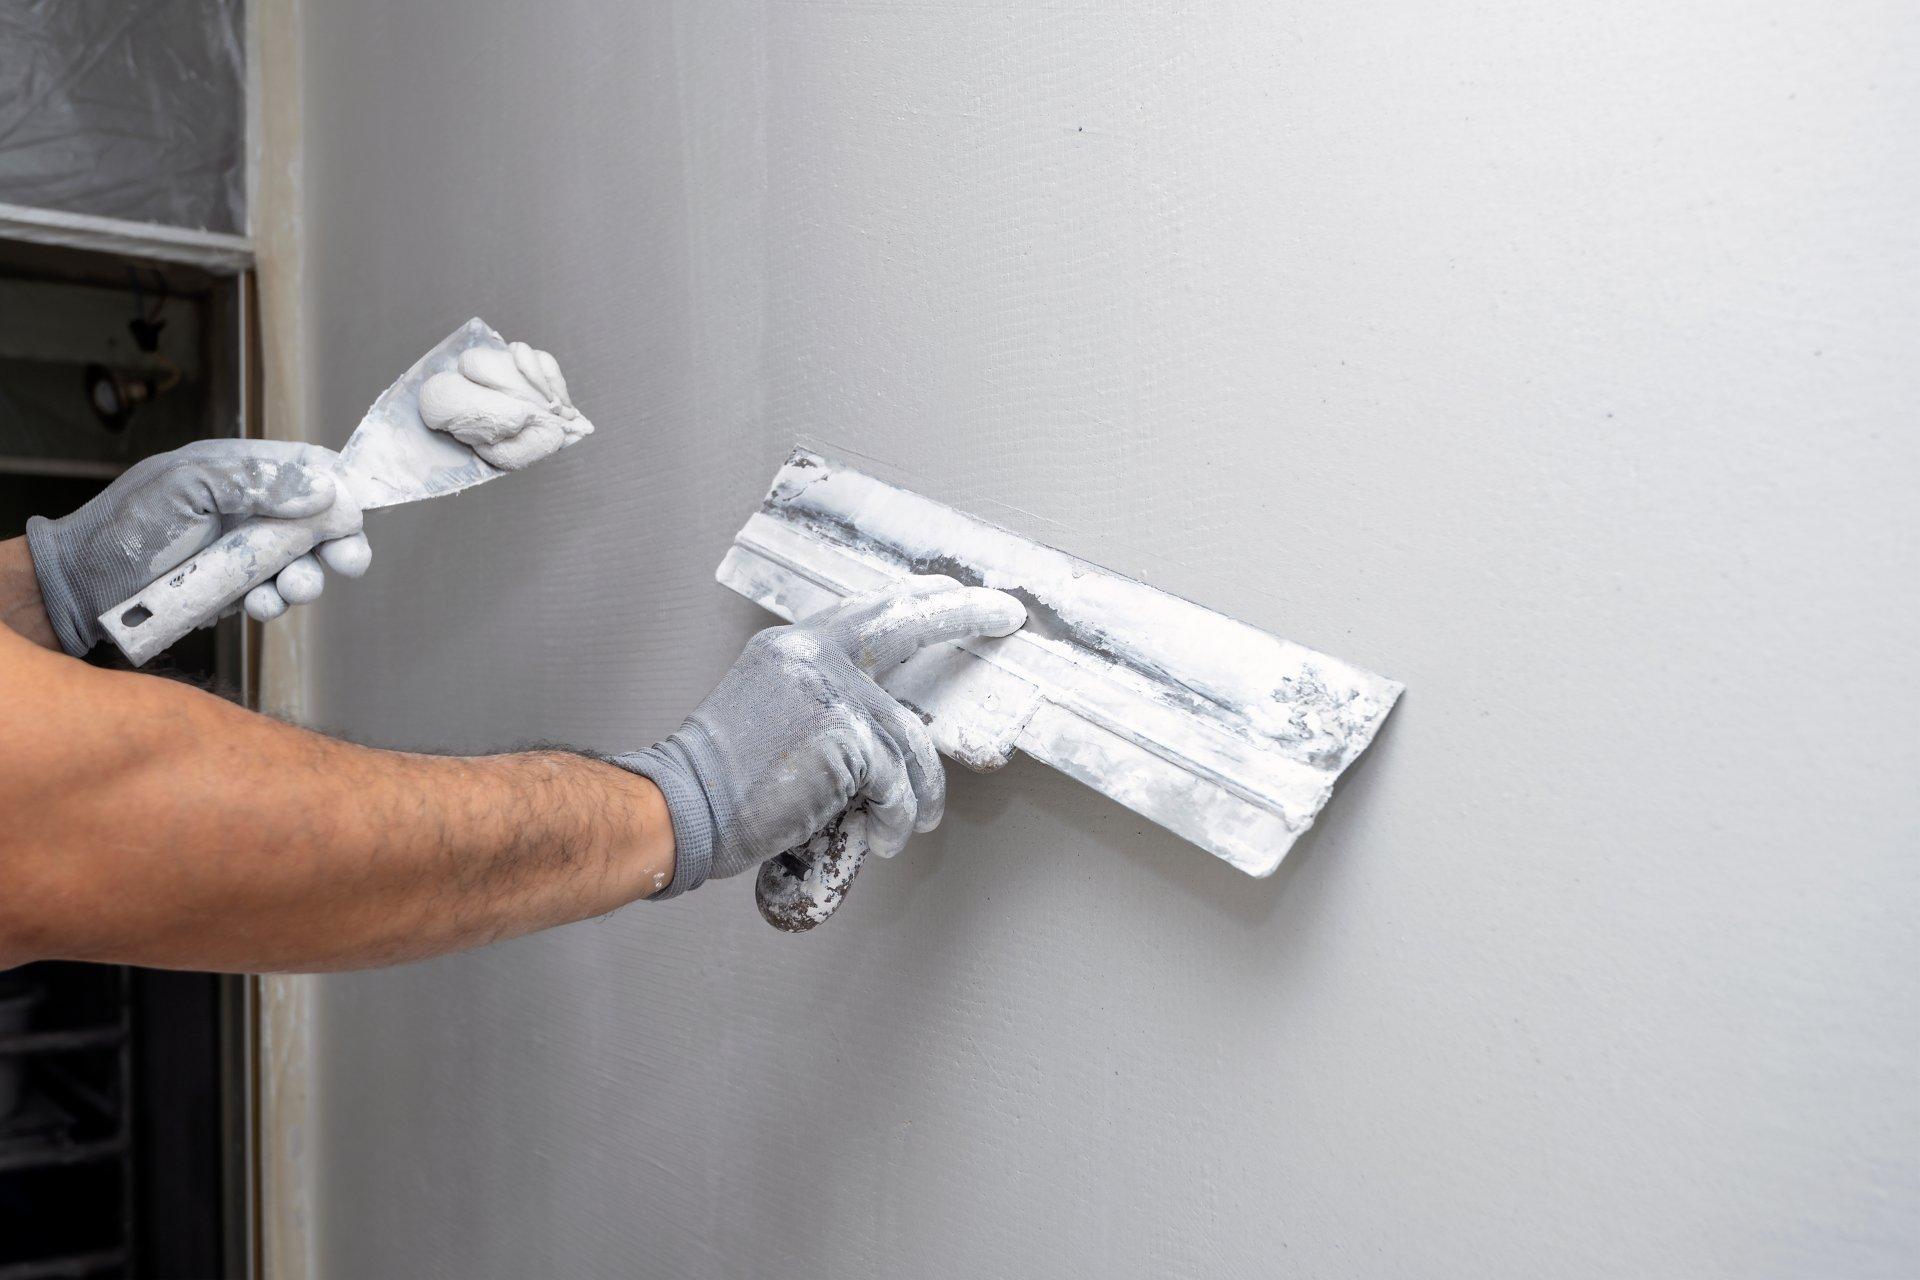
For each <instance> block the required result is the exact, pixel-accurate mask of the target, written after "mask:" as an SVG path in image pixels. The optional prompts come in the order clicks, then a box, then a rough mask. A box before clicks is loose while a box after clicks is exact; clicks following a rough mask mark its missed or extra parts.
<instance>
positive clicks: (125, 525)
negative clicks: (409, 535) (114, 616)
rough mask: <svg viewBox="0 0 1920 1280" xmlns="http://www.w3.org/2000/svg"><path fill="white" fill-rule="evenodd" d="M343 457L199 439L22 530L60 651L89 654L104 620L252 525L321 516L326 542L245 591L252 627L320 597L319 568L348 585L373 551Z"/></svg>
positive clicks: (274, 443)
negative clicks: (69, 510)
mask: <svg viewBox="0 0 1920 1280" xmlns="http://www.w3.org/2000/svg"><path fill="white" fill-rule="evenodd" d="M339 457H340V455H338V454H336V453H335V452H333V450H331V449H323V448H321V447H320V446H318V445H311V444H295V443H293V442H292V441H287V440H201V441H198V442H196V443H194V444H190V445H187V446H186V447H185V448H182V449H175V450H174V451H173V452H171V453H161V454H155V455H154V456H153V457H151V458H146V459H143V460H142V461H140V462H137V463H135V464H134V465H133V466H132V467H131V468H130V469H128V471H127V472H126V473H125V474H124V475H122V476H120V477H119V478H118V479H117V480H115V481H114V482H113V483H112V484H110V485H108V486H107V487H106V489H105V490H104V491H102V492H101V493H100V494H99V495H97V496H96V497H95V498H94V499H93V501H91V502H89V503H87V505H86V506H84V507H81V508H80V509H79V510H78V511H76V512H74V513H73V514H72V515H69V516H64V517H62V518H60V519H58V520H49V519H47V518H46V517H45V516H35V517H33V518H32V519H31V520H29V521H27V546H28V549H29V550H30V551H31V552H32V554H33V571H34V575H35V576H36V577H37V578H39V580H40V598H41V600H42V601H43V602H44V603H45V605H46V609H47V618H48V620H49V621H51V622H52V623H53V630H54V634H56V635H57V636H59V637H60V646H61V648H63V649H65V650H66V651H67V652H68V653H70V654H73V655H74V656H75V657H79V656H80V655H81V654H84V653H86V652H87V651H88V650H89V649H91V648H93V646H94V645H96V644H98V643H100V641H101V640H103V639H105V638H106V635H105V632H103V631H102V630H101V628H100V622H99V618H100V615H101V614H103V613H105V612H106V611H107V610H108V609H110V608H112V607H113V606H114V605H116V604H119V603H120V602H121V601H122V600H125V599H126V598H127V597H128V596H130V595H132V594H133V593H134V592H136V591H138V590H140V589H141V588H142V587H144V586H146V585H147V584H148V583H150V582H152V581H153V580H154V579H156V578H158V577H160V576H161V575H162V574H164V573H165V572H167V570H169V569H171V568H173V567H174V566H175V565H178V564H182V563H185V562H186V561H187V560H189V559H191V558H192V557H193V556H194V554H195V553H197V552H199V551H200V550H201V549H202V548H204V547H206V546H208V545H210V544H211V543H213V542H214V541H216V540H217V539H218V538H219V537H220V535H221V534H223V533H225V532H226V531H227V530H228V529H231V528H232V527H233V526H235V525H237V524H239V523H240V522H241V521H243V520H246V519H248V518H249V517H252V516H265V517H269V518H272V519H280V520H301V519H306V518H308V517H312V516H322V515H324V516H325V517H326V518H325V520H324V521H323V527H324V531H325V534H326V536H327V537H328V539H329V540H328V541H324V542H322V543H321V544H320V545H319V546H318V547H316V548H315V549H314V553H313V554H310V555H304V556H301V557H300V558H299V559H298V560H295V561H294V562H293V563H292V564H290V565H288V566H287V567H286V568H284V569H282V570H281V571H280V573H279V575H278V576H277V577H276V578H275V579H274V580H273V581H271V582H264V583H262V584H260V585H259V586H257V587H255V588H254V589H253V590H252V591H250V592H248V593H247V597H246V601H245V606H246V610H247V612H248V613H249V614H250V615H252V616H253V617H256V618H259V619H261V620H262V621H265V620H267V619H269V618H276V617H278V616H280V615H281V614H283V613H285V612H286V611H287V606H288V605H290V604H305V603H307V602H308V601H309V600H312V599H314V598H315V597H316V596H318V595H319V594H320V590H321V587H322V586H323V585H324V584H325V578H324V575H323V574H322V573H321V571H320V566H321V564H323V563H324V564H325V565H326V566H327V567H328V568H330V569H332V570H333V571H334V572H336V573H340V574H343V575H345V576H347V577H349V578H357V577H359V576H360V575H361V574H363V573H365V572H366V571H367V564H368V563H369V561H370V560H371V559H372V556H373V549H372V548H371V547H370V546H368V545H367V539H366V535H364V534H362V533H361V532H360V508H359V506H358V505H357V504H356V503H355V502H354V500H353V499H352V497H350V496H349V495H348V494H347V489H346V486H345V485H344V484H338V485H336V484H335V482H334V471H335V468H336V466H337V465H338V463H339Z"/></svg>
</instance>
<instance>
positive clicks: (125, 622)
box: [120, 604, 153, 627]
mask: <svg viewBox="0 0 1920 1280" xmlns="http://www.w3.org/2000/svg"><path fill="white" fill-rule="evenodd" d="M152 617H153V610H151V609H149V608H147V606H145V605H143V604H137V605H135V606H133V608H131V609H129V610H127V611H126V612H125V613H123V614H121V615H120V625H121V626H123V627H137V626H139V625H140V624H141V623H143V622H145V621H147V620H148V619H150V618H152Z"/></svg>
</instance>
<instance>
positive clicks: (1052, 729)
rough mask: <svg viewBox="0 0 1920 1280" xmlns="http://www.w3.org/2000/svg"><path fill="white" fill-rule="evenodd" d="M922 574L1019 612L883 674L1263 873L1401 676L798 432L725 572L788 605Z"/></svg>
mask: <svg viewBox="0 0 1920 1280" xmlns="http://www.w3.org/2000/svg"><path fill="white" fill-rule="evenodd" d="M915 573H944V574H948V575H950V576H952V577H954V578H957V579H959V580H960V581H962V582H967V583H971V584H977V585H980V586H987V587H993V588H996V589H999V590H1004V591H1008V592H1010V593H1011V594H1013V595H1015V596H1016V597H1017V598H1019V599H1020V600H1021V601H1022V603H1023V604H1025V605H1026V606H1027V610H1028V623H1027V626H1026V627H1025V628H1024V629H1023V630H1021V631H1019V632H1017V633H1015V634H1014V635H1012V636H1009V637H1007V638H1005V639H1003V640H970V641H963V642H960V643H957V644H951V645H942V646H936V647H935V648H933V649H930V650H928V651H926V652H923V653H921V654H918V655H916V656H915V657H914V658H913V659H910V660H909V661H908V662H906V663H903V664H901V666H900V667H898V668H896V669H894V670H892V671H889V672H885V673H881V674H880V676H879V679H880V681H881V683H882V684H883V685H884V686H885V687H886V688H887V689H888V690H889V691H891V692H893V693H894V694H895V696H896V697H899V698H901V699H902V700H903V701H906V702H907V703H909V704H910V705H912V706H913V707H914V708H915V710H916V711H919V712H920V713H921V714H922V715H923V717H924V718H925V719H926V720H927V722H928V728H929V732H931V733H932V734H933V736H934V740H935V743H936V744H937V745H938V746H939V748H940V749H941V750H942V751H943V752H945V753H947V754H948V755H950V756H952V757H954V758H955V759H958V760H961V761H963V762H964V763H966V764H968V765H969V766H971V767H973V768H977V769H990V768H995V767H998V765H1000V764H1003V763H1005V761H1006V759H1007V758H1008V756H1009V755H1010V754H1011V752H1012V750H1013V748H1014V747H1015V746H1018V747H1020V748H1022V749H1025V750H1027V751H1028V752H1029V753H1030V754H1032V755H1034V756H1035V757H1036V758H1038V759H1040V760H1043V761H1045V762H1046V763H1048V764H1050V765H1052V766H1054V767H1055V768H1058V769H1060V770H1061V771H1062V772H1064V773H1067V774H1068V775H1069V776H1072V777H1074V778H1076V779H1078V780H1079V781H1081V782H1084V783H1086V784H1087V785H1089V786H1092V787H1094V788H1096V789H1098V790H1100V791H1102V792H1104V793H1106V794H1107V795H1109V796H1111V797H1113V798H1114V799H1116V800H1118V801H1120V802H1121V803H1122V804H1125V805H1127V806H1128V807H1129V808H1131V809H1133V810H1135V811H1136V812H1138V813H1141V814H1144V815H1145V816H1147V817H1149V818H1152V819H1153V820H1154V821H1156V822H1159V823H1160V824H1161V825H1163V826H1165V827H1167V828H1168V829H1169V830H1172V831H1175V832H1178V833H1179V834H1180V835H1182V836H1184V837H1186V838H1187V839H1189V840H1191V841H1193V842H1194V843H1196V844H1198V845H1200V846H1201V847H1203V848H1205V849H1207V850H1209V851H1210V852H1212V853H1214V854H1217V855H1218V856H1220V857H1221V858H1223V859H1225V860H1226V861H1228V862H1231V863H1232V864H1233V865H1234V866H1236V867H1238V868H1240V869H1241V870H1243V871H1245V872H1247V873H1249V874H1251V875H1256V876H1258V875H1267V874H1269V873H1271V872H1272V871H1273V869H1274V868H1275V867H1277V866H1278V865H1279V864H1280V860H1281V859H1282V857H1284V856H1285V854H1286V851H1287V849H1288V848H1289V847H1290V846H1291V845H1292V843H1293V840H1294V839H1295V838H1296V837H1297V836H1298V835H1299V834H1300V833H1301V832H1303V831H1305V830H1306V829H1307V828H1308V827H1309V826H1311V825H1312V823H1313V820H1314V818H1315V816H1317V815H1318V813H1319V812H1320V810H1321V809H1322V808H1323V807H1324V806H1325V805H1326V803H1327V801H1328V799H1329V798H1330V797H1331V795H1332V793H1333V783H1334V780H1335V779H1336V778H1337V777H1338V776H1339V774H1340V772H1341V771H1342V770H1343V769H1345V768H1346V767H1347V766H1348V765H1349V764H1351V763H1352V762H1353V760H1354V759H1355V758H1356V757H1357V756H1358V755H1359V753H1360V752H1361V751H1363V750H1364V749H1365V748H1366V745H1367V743H1368V742H1370V741H1371V740H1372V738H1373V734H1374V732H1375V731H1376V730H1377V729H1378V727H1379V725H1380V722H1381V720H1382V719H1383V718H1384V717H1385V715H1386V713H1387V711H1388V710H1389V709H1390V708H1391V707H1392V705H1393V701H1394V699H1395V698H1396V697H1398V696H1399V693H1400V689H1401V686H1400V685H1398V684H1396V683H1395V682H1393V681H1391V680H1387V679H1384V678H1382V677H1380V676H1376V675H1374V674H1372V673H1371V672H1367V671H1364V670H1361V669H1360V668H1358V667H1355V666H1352V665H1351V664H1349V663H1345V662H1342V661H1340V660H1339V659H1337V658H1332V657H1329V656H1327V655H1326V654H1322V653H1317V652H1315V651H1313V650H1311V649H1308V648H1306V647H1305V646H1303V645H1298V644H1295V643H1293V642H1291V641H1287V640H1282V639H1280V638H1279V637H1277V636H1273V635H1270V634H1268V633H1267V632H1264V631H1260V630H1258V629H1257V628H1254V627H1250V626H1247V625H1246V624H1244V623H1241V622H1236V621H1234V620H1233V619H1231V618H1227V617H1224V616H1222V615H1220V614H1217V613H1214V612H1213V611H1211V610H1209V609H1206V608H1204V607H1202V606H1200V605H1197V604H1194V603H1192V602H1191V601H1187V600H1182V599H1180V598H1178V597H1176V596H1171V595H1168V594H1167V593H1165V592H1162V591H1157V590H1155V589H1154V588H1152V587H1149V586H1147V585H1145V584H1144V583H1140V582H1135V581H1133V580H1131V579H1128V578H1123V577H1121V576H1120V575H1118V574H1114V573H1111V572H1109V571H1107V570H1105V569H1102V568H1100V567H1099V566H1097V565H1093V564H1089V563H1087V562H1085V561H1082V560H1078V559H1076V558H1074V557H1072V556H1068V555H1066V554H1065V553H1063V552H1060V551H1056V550H1054V549H1053V548H1051V547H1045V546H1041V545H1039V544H1037V543H1033V542H1029V541H1028V540H1026V539H1024V538H1021V537H1019V536H1018V535H1016V534H1012V533H1009V532H1008V531H1006V530H1004V529H1000V528H997V527H995V526H993V525H989V524H987V523H985V522H984V521H980V520H976V519H974V518H973V517H971V516H966V515H963V514H961V513H960V512H957V511H954V510H952V509H951V508H948V507H945V506H942V505H941V504H939V503H937V502H933V501H931V500H930V499H927V498H923V497H921V496H919V495H918V494H914V493H910V492H907V491H906V490H903V489H897V488H895V487H894V486H892V485H888V484H885V483H883V482H881V481H879V480H875V479H873V478H872V477H870V476H866V475H863V474H861V473H859V472H857V471H852V470H849V469H848V468H845V467H841V466H839V465H837V464H834V463H830V462H828V461H827V460H826V459H823V458H821V457H819V456H817V455H814V454H811V453H807V452H806V451H804V450H800V451H796V452H795V453H794V455H793V456H792V457H791V458H789V459H788V461H787V464H786V466H784V467H783V468H782V469H781V471H780V473H779V475H778V476H776V477H775V480H774V484H773V487H772V490H771V491H770V492H769V494H768V496H767V499H766V502H765V503H764V504H763V506H762V509H761V510H760V511H759V512H758V513H756V514H755V515H753V516H752V517H750V518H749V519H748V521H747V523H746V526H745V527H744V528H742V529H741V531H740V533H739V534H738V535H736V537H735V540H734V546H733V548H732V549H731V550H730V551H729V552H728V554H727V557H726V558H725V559H724V560H723V561H722V563H721V566H720V569H719V571H718V577H719V579H720V581H721V582H723V583H725V584H726V585H728V586H730V587H733V588H734V589H735V590H738V591H739V592H741V594H743V595H746V596H747V597H748V598H750V599H753V600H755V601H757V602H759V603H761V604H763V605H765V606H766V607H768V608H770V609H772V610H774V611H775V612H777V613H781V614H783V615H784V616H786V617H789V618H794V617H804V616H806V615H807V614H809V613H812V612H815V611H817V610H819V609H821V608H825V607H829V606H830V605H832V604H833V603H835V602H837V601H838V600H840V599H842V598H844V597H846V596H849V595H856V594H861V593H864V592H867V591H871V590H873V589H874V588H876V587H879V586H884V585H885V584H886V583H888V582H890V581H892V580H895V579H897V578H900V577H903V576H905V575H908V574H915Z"/></svg>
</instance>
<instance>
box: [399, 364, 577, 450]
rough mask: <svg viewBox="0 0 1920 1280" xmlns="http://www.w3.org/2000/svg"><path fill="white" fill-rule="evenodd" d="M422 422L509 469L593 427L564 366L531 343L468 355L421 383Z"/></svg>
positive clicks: (566, 443)
mask: <svg viewBox="0 0 1920 1280" xmlns="http://www.w3.org/2000/svg"><path fill="white" fill-rule="evenodd" d="M420 419H421V421H423V422H425V423H426V424H427V426H429V427H431V428H433V429H434V430H435V431H443V432H445V433H447V434H448V435H450V436H452V437H453V438H454V439H456V440H458V441H460V443H462V444H464V445H466V446H468V447H469V448H471V449H472V450H473V451H474V452H475V453H477V454H479V455H480V456H481V457H482V458H485V459H486V460H487V461H488V462H489V463H491V464H493V465H494V466H496V467H499V468H500V469H501V470H503V471H518V470H520V469H521V468H522V467H527V466H531V465H532V464H533V463H535V462H538V461H540V459H542V458H545V457H549V456H551V455H553V454H555V453H558V452H559V451H560V450H561V449H564V448H566V447H567V446H568V445H569V444H572V443H573V442H574V441H575V440H578V439H580V438H581V437H582V436H586V435H591V434H592V432H593V424H592V423H591V422H589V421H587V420H586V419H585V418H584V417H582V416H581V415H580V412H579V410H577V409H575V408H574V407H573V402H572V401H571V400H569V399H568V398H567V383H566V379H565V378H563V377H562V376H561V374H560V366H559V364H558V363H557V362H555V360H554V358H553V357H552V356H551V355H548V354H547V353H546V352H544V351H536V350H534V349H533V348H532V347H529V346H528V345H527V344H526V343H524V342H516V343H513V344H512V346H511V347H510V348H509V349H508V350H506V351H500V350H497V349H490V348H485V347H476V348H473V349H471V350H468V351H464V352H462V353H461V355H460V360H459V364H458V368H457V370H455V371H449V372H445V373H436V374H434V375H433V376H432V377H431V378H428V379H427V381H426V385H424V386H423V387H421V388H420Z"/></svg>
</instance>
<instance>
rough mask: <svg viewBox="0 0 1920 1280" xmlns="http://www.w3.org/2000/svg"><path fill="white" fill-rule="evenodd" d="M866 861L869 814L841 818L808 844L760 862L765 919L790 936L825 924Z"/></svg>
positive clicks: (757, 887)
mask: <svg viewBox="0 0 1920 1280" xmlns="http://www.w3.org/2000/svg"><path fill="white" fill-rule="evenodd" d="M866 860H867V814H866V810H865V809H856V810H853V811H852V812H849V813H843V814H841V815H840V816H839V817H838V818H836V819H834V820H833V821H832V822H831V823H829V824H828V825H827V826H826V828H825V829H824V830H822V831H820V832H819V833H817V834H816V835H815V836H814V837H813V838H812V839H810V840H808V841H807V842H806V843H805V844H803V845H796V846H795V847H793V848H791V849H789V850H787V851H786V852H785V853H783V854H780V855H779V856H777V857H773V858H768V859H767V860H766V861H765V862H763V863H761V864H760V875H759V877H758V878H757V879H756V880H755V882H754V886H753V897H754V901H756V902H758V903H759V904H760V915H761V917H762V918H763V919H765V920H766V922H767V923H768V924H770V925H772V926H773V927H774V928H776V929H783V930H785V931H786V932H788V933H805V932H806V931H807V930H809V929H811V928H813V927H814V926H815V925H819V924H825V923H826V921H827V917H828V916H831V915H832V914H833V913H834V912H836V911H838V910H839V909H840V904H841V903H843V902H845V901H846V900H847V890H848V889H849V888H850V887H851V886H852V885H853V878H854V877H855V876H856V875H859V874H860V866H861V864H862V863H864V862H865V861H866Z"/></svg>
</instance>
